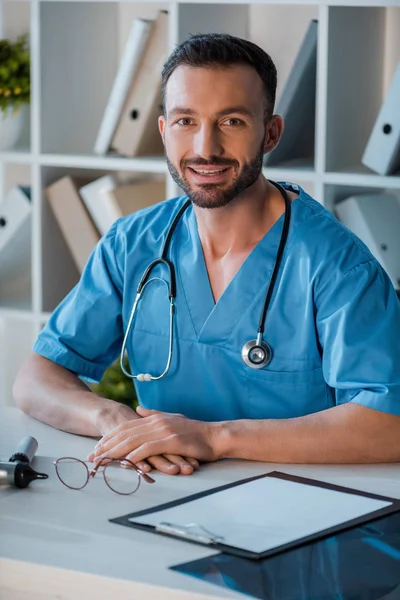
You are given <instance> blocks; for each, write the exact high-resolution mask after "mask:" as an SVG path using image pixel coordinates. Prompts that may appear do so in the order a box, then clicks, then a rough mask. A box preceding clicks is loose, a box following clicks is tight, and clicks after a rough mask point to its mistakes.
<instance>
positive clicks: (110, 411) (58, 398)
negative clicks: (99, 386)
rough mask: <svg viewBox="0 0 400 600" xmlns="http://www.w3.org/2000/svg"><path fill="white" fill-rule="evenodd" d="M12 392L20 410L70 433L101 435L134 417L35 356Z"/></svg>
mask: <svg viewBox="0 0 400 600" xmlns="http://www.w3.org/2000/svg"><path fill="white" fill-rule="evenodd" d="M13 393H14V399H15V402H16V404H17V405H18V406H19V407H20V408H21V410H23V411H24V412H26V413H27V414H29V415H30V416H32V417H34V418H35V419H38V420H40V421H43V422H44V423H47V424H48V425H51V426H52V427H55V428H57V429H62V430H63V431H68V432H70V433H77V434H81V435H89V436H101V435H103V434H104V433H105V432H106V431H108V430H109V429H110V428H112V427H115V426H117V425H119V424H120V423H121V422H122V421H123V420H126V419H128V418H136V414H135V412H134V411H131V410H130V409H129V408H128V407H126V406H123V405H120V404H119V403H117V402H114V401H113V400H109V399H107V398H102V397H101V396H98V395H97V394H95V393H94V392H92V391H91V390H90V389H89V388H88V387H87V386H86V385H85V384H84V383H83V382H82V381H81V380H80V379H79V377H77V375H75V374H74V373H72V372H71V371H69V370H68V369H65V368H64V367H61V366H60V365H57V364H56V363H53V362H52V361H50V360H47V359H46V358H43V357H42V356H40V355H38V354H32V355H31V356H30V357H29V358H28V359H27V360H26V361H25V363H24V364H23V365H22V367H21V369H20V371H19V373H18V376H17V378H16V380H15V383H14V387H13Z"/></svg>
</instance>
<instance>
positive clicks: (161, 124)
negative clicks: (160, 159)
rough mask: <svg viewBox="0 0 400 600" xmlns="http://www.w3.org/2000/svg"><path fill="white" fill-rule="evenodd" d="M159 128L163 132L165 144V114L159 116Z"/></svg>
mask: <svg viewBox="0 0 400 600" xmlns="http://www.w3.org/2000/svg"><path fill="white" fill-rule="evenodd" d="M158 130H159V132H160V134H161V137H162V141H163V144H164V146H165V139H164V135H165V117H164V116H163V115H161V116H160V117H158Z"/></svg>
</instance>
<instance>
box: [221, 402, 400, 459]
mask: <svg viewBox="0 0 400 600" xmlns="http://www.w3.org/2000/svg"><path fill="white" fill-rule="evenodd" d="M218 443H219V444H220V450H219V454H220V458H244V459H249V460H257V461H266V462H277V463H303V464H307V463H375V462H396V461H399V460H400V417H397V416H394V415H389V414H385V413H382V412H378V411H375V410H372V409H368V408H366V407H364V406H360V405H357V404H353V403H349V404H346V405H341V406H337V407H334V408H330V409H328V410H324V411H321V412H319V413H315V414H312V415H307V416H304V417H298V418H293V419H282V420H278V419H271V420H257V421H252V420H238V421H228V422H225V423H224V424H222V425H221V435H220V438H219V442H218Z"/></svg>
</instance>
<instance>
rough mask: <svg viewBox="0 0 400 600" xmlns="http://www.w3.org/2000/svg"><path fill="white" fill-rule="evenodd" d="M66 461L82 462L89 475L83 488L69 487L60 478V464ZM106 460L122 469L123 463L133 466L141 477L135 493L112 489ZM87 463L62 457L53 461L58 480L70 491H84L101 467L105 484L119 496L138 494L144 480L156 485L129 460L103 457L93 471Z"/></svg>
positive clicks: (71, 457) (73, 457)
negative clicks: (104, 462)
mask: <svg viewBox="0 0 400 600" xmlns="http://www.w3.org/2000/svg"><path fill="white" fill-rule="evenodd" d="M66 459H69V460H74V461H76V462H80V463H81V464H82V465H83V466H84V467H85V469H86V473H87V475H86V481H85V483H84V484H83V485H82V486H81V487H72V486H70V485H68V484H67V483H65V481H63V480H62V478H61V477H60V475H59V473H58V463H59V462H60V461H62V460H66ZM104 460H109V461H111V462H117V463H119V464H120V466H121V467H124V464H123V463H125V464H126V463H129V466H131V467H132V468H133V469H134V470H135V471H136V473H137V474H138V475H139V477H138V486H137V488H136V489H134V490H133V492H117V490H114V488H112V487H111V486H110V484H109V483H108V482H107V479H106V477H105V475H104V473H105V470H106V467H107V466H108V465H109V464H110V463H109V462H108V463H107V464H105V465H103V464H102V463H103V461H104ZM86 462H89V461H84V460H81V459H80V458H76V457H75V456H61V457H60V458H57V460H53V465H54V466H55V469H56V474H57V477H58V479H59V480H60V481H61V483H62V484H63V485H65V487H67V488H68V489H70V490H76V491H79V490H82V489H83V488H84V487H86V486H87V484H88V483H89V480H90V478H91V477H92V479H93V478H94V477H95V476H96V474H97V472H98V470H99V468H100V467H103V470H102V471H101V472H102V473H103V479H104V481H105V484H106V485H107V487H108V488H109V489H110V490H111V491H112V492H114V493H115V494H119V495H120V496H131V495H132V494H134V493H135V492H137V491H138V489H139V487H140V482H141V479H142V478H143V479H144V480H145V481H146V482H147V483H155V480H154V479H153V478H152V477H150V475H147V473H144V471H142V469H139V467H138V466H137V465H135V463H133V462H132V461H131V460H129V458H111V456H103V457H102V459H101V460H99V461H98V462H97V463H96V464H95V465H94V467H93V469H91V470H89V467H88V466H87V464H86Z"/></svg>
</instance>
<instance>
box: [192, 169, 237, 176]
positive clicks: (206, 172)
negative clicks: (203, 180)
mask: <svg viewBox="0 0 400 600" xmlns="http://www.w3.org/2000/svg"><path fill="white" fill-rule="evenodd" d="M189 169H190V170H191V171H194V173H196V174H197V175H206V176H210V177H211V176H212V175H220V174H221V173H225V171H227V170H228V169H230V167H221V168H220V169H202V168H201V167H197V168H195V167H189Z"/></svg>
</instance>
